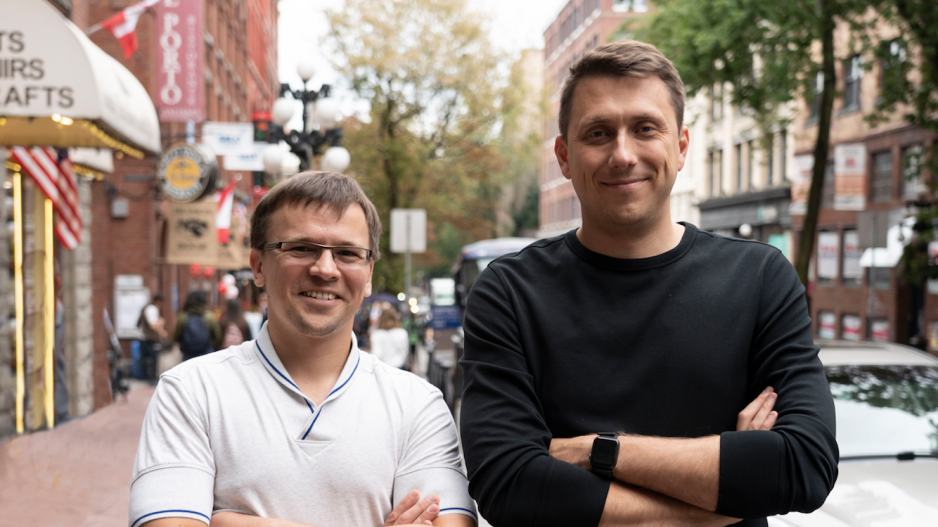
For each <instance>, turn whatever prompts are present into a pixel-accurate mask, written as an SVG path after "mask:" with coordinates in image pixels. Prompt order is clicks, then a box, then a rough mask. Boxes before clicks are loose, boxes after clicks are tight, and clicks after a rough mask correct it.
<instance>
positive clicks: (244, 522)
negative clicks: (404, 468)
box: [143, 490, 475, 527]
mask: <svg viewBox="0 0 938 527" xmlns="http://www.w3.org/2000/svg"><path fill="white" fill-rule="evenodd" d="M439 513H440V506H439V498H438V497H437V496H436V495H435V494H430V495H428V496H426V497H425V498H423V499H420V493H419V492H417V491H416V490H413V491H411V492H410V493H409V494H408V495H407V496H405V497H404V499H402V500H401V502H400V503H398V504H397V507H395V508H394V510H393V511H391V514H390V515H388V519H387V520H386V521H385V522H384V525H383V527H392V526H394V527H419V526H425V525H433V526H436V527H475V521H473V520H472V518H470V517H468V516H464V515H462V514H449V515H445V516H438V515H439ZM204 526H205V522H202V521H199V520H194V519H191V518H161V519H159V520H153V521H151V522H147V523H145V524H144V525H143V527H204ZM211 527H313V526H309V525H306V524H303V523H298V522H294V521H290V520H281V519H277V518H260V517H257V516H250V515H247V514H240V513H236V512H219V513H218V514H215V515H214V516H212V523H211Z"/></svg>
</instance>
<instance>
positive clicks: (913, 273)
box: [899, 207, 938, 287]
mask: <svg viewBox="0 0 938 527" xmlns="http://www.w3.org/2000/svg"><path fill="white" fill-rule="evenodd" d="M936 227H938V209H936V208H935V207H924V208H922V209H920V210H919V211H918V214H916V216H915V229H914V230H915V234H914V235H913V237H912V239H911V240H910V241H909V244H908V245H906V246H905V248H903V250H902V259H901V260H900V264H899V275H900V278H901V279H902V280H903V281H904V282H907V283H910V284H913V285H915V286H918V287H923V286H924V285H925V282H926V281H927V280H932V279H938V265H934V262H930V261H929V258H928V244H929V242H933V241H935V239H936V238H935V234H936V232H935V229H936Z"/></svg>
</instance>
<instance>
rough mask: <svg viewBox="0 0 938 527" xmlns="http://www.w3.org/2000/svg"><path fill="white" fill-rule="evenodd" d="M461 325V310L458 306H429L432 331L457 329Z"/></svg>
mask: <svg viewBox="0 0 938 527" xmlns="http://www.w3.org/2000/svg"><path fill="white" fill-rule="evenodd" d="M461 325H462V309H461V308H460V307H459V305H452V306H430V327H431V328H433V329H450V328H458V327H459V326H461Z"/></svg>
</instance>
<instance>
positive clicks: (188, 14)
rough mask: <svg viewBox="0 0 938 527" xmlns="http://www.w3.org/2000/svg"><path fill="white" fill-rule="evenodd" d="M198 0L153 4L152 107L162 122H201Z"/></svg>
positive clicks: (201, 47)
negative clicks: (154, 92)
mask: <svg viewBox="0 0 938 527" xmlns="http://www.w3.org/2000/svg"><path fill="white" fill-rule="evenodd" d="M204 38H205V37H204V34H203V31H202V0H185V1H182V0H162V1H161V2H160V3H159V4H157V5H156V97H155V99H156V101H155V102H156V108H157V111H158V112H159V115H160V121H162V122H164V123H182V122H186V121H197V122H200V121H202V119H204V116H203V111H202V109H203V107H204V106H205V104H204V100H205V79H204V77H203V75H204V70H203V66H202V63H203V60H204V57H203V55H204V53H205V44H204Z"/></svg>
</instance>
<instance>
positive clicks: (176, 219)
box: [166, 199, 218, 266]
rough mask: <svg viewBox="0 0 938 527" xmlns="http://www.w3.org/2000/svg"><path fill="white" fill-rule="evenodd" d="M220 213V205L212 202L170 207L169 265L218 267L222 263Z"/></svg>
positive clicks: (168, 227)
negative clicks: (217, 224)
mask: <svg viewBox="0 0 938 527" xmlns="http://www.w3.org/2000/svg"><path fill="white" fill-rule="evenodd" d="M217 209H218V203H216V202H215V201H212V200H210V199H207V200H203V201H196V202H193V203H173V202H170V203H169V214H168V219H167V222H168V225H167V229H168V232H167V237H166V263H169V264H184V265H188V264H193V263H197V264H201V265H210V266H214V265H215V263H216V262H217V261H218V235H217V234H216V233H215V214H216V213H217Z"/></svg>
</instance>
